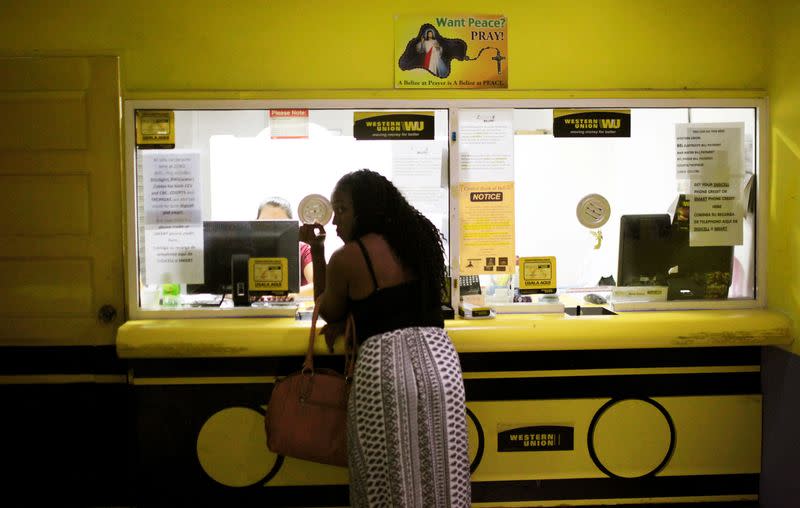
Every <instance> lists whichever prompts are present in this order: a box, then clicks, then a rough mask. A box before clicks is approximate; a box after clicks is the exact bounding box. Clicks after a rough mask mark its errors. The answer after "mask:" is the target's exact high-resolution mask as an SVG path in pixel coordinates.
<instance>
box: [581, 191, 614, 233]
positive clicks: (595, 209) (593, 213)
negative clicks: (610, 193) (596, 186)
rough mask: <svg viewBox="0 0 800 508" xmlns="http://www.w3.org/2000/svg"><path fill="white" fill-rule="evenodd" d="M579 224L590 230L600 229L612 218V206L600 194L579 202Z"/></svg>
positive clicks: (585, 197)
mask: <svg viewBox="0 0 800 508" xmlns="http://www.w3.org/2000/svg"><path fill="white" fill-rule="evenodd" d="M576 213H577V215H578V222H580V223H581V224H583V225H584V226H586V227H587V228H590V229H595V228H599V227H600V226H602V225H603V224H605V223H606V222H608V218H609V217H611V205H609V204H608V200H607V199H606V198H604V197H603V196H601V195H600V194H589V195H588V196H584V197H583V199H581V200H580V201H579V202H578V209H577V211H576Z"/></svg>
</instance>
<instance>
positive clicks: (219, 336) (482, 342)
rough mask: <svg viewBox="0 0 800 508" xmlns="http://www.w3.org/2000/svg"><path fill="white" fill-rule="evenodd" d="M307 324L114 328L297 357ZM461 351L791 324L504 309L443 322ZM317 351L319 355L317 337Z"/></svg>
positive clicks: (169, 354)
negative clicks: (492, 316) (492, 315)
mask: <svg viewBox="0 0 800 508" xmlns="http://www.w3.org/2000/svg"><path fill="white" fill-rule="evenodd" d="M309 326H310V323H309V321H298V320H295V319H291V318H200V319H153V320H139V321H129V322H127V323H125V324H124V325H123V326H122V327H120V329H119V331H118V332H117V352H118V354H119V356H120V357H122V358H204V357H205V358H210V357H258V356H290V355H302V354H303V353H304V351H305V348H306V345H307V342H306V340H307V339H308V329H309ZM445 327H446V329H447V331H448V333H449V335H450V337H451V338H452V340H453V343H454V344H455V346H456V349H457V350H458V351H459V352H461V353H472V352H503V351H537V350H541V351H546V350H562V351H563V350H586V349H633V348H635V349H645V348H669V347H709V346H767V345H787V344H790V343H791V342H792V340H793V336H792V334H791V333H792V332H791V322H790V320H789V318H787V317H786V316H785V315H783V314H781V313H779V312H776V311H770V310H760V309H746V310H695V311H659V312H626V313H620V314H617V315H603V316H579V317H575V316H567V315H564V314H505V315H499V316H498V317H497V318H495V319H486V320H464V319H455V320H450V321H446V322H445ZM316 349H317V352H318V353H320V354H323V353H325V352H326V351H325V347H324V342H323V341H322V340H321V339H319V340H317V345H316Z"/></svg>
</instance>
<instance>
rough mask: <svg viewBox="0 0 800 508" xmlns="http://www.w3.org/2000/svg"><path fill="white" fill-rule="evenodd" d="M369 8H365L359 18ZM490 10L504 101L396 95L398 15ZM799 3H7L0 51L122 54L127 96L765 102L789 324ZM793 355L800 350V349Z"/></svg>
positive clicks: (776, 251) (773, 272) (778, 297)
mask: <svg viewBox="0 0 800 508" xmlns="http://www.w3.org/2000/svg"><path fill="white" fill-rule="evenodd" d="M366 6H368V7H366ZM414 13H428V14H437V13H445V14H451V13H501V14H505V15H506V16H507V17H508V19H509V69H510V70H509V72H510V76H509V89H510V90H509V91H452V90H451V91H447V90H436V91H424V90H423V91H413V90H412V91H394V90H392V88H391V87H392V85H393V82H394V80H393V72H394V66H395V57H394V55H393V46H394V45H393V16H394V15H396V14H414ZM798 19H800V6H798V4H797V2H796V1H794V0H773V1H771V2H762V1H760V0H704V1H702V2H698V1H696V0H595V1H589V0H585V1H581V0H563V1H558V0H550V1H543V0H540V1H536V2H523V1H498V2H492V3H490V2H485V1H484V2H478V1H474V0H460V1H455V0H444V1H441V2H437V4H436V10H433V9H431V8H428V7H425V6H418V5H415V4H413V3H406V4H402V3H398V2H396V1H394V0H391V1H390V0H375V1H373V2H369V3H367V2H363V1H361V0H340V1H339V2H329V1H327V0H294V1H279V0H231V1H229V2H220V1H219V0H185V1H179V0H166V1H163V2H153V1H152V0H148V1H145V0H128V1H122V0H121V1H108V0H72V1H70V2H66V1H60V0H3V1H2V2H0V54H6V55H8V54H11V55H36V54H42V55H45V54H47V55H54V54H55V55H57V54H68V55H74V54H80V55H85V54H112V55H119V56H120V57H121V74H122V76H121V78H122V89H123V94H124V95H125V96H126V97H137V98H145V97H158V96H162V95H163V94H164V93H167V94H171V95H172V96H190V95H191V96H193V97H196V96H198V95H199V94H200V93H201V92H203V93H206V92H211V93H212V94H219V93H223V94H226V95H231V96H236V95H237V93H236V92H240V91H254V92H256V94H258V95H260V96H265V97H266V96H295V97H308V98H324V97H336V96H342V95H345V96H353V97H365V98H371V97H412V98H417V97H419V98H426V97H434V98H435V97H488V96H494V97H504V96H514V97H544V96H550V97H552V96H570V95H572V92H567V91H562V90H571V91H577V92H575V93H576V94H580V95H591V94H593V95H601V96H602V95H614V96H618V95H632V94H635V93H637V91H639V92H638V93H642V92H641V91H642V90H644V91H645V92H644V93H648V92H646V91H647V90H648V89H660V90H663V89H669V90H684V89H686V90H688V93H690V94H693V95H711V94H713V93H714V92H711V91H710V90H725V92H723V93H736V91H742V90H757V89H768V91H769V94H770V100H771V107H772V110H771V113H772V122H773V124H772V127H773V128H772V132H771V142H772V147H773V150H772V151H773V169H774V173H775V176H774V181H773V192H772V193H773V196H772V206H771V210H770V232H771V234H770V236H771V245H770V248H769V254H768V260H769V280H770V287H769V291H768V296H769V302H770V306H772V307H774V308H777V309H781V310H784V311H787V312H788V313H789V314H790V315H791V316H792V317H798V313H800V310H799V309H800V307H799V306H798V302H800V284H798V278H799V277H800V271H798V270H797V268H798V266H796V265H798V264H800V262H798V261H796V259H797V258H798V256H799V254H800V226H799V225H798V220H797V217H800V213H798V212H800V205H799V204H798V202H797V192H798V188H799V187H798V179H800V177H798V176H797V175H798V171H800V119H798V116H799V115H800V86H798V85H800V78H798V71H799V70H800V69H798V67H800V64H798V63H797V62H798V60H797V57H796V55H797V54H799V53H800V34H798V31H797V30H796V29H795V28H794V26H793V25H795V24H796V23H795V21H797V20H798ZM798 352H800V346H798Z"/></svg>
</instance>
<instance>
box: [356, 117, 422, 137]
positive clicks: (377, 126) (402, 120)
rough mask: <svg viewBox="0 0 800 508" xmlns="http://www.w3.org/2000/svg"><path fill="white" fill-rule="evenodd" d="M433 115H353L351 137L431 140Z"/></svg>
mask: <svg viewBox="0 0 800 508" xmlns="http://www.w3.org/2000/svg"><path fill="white" fill-rule="evenodd" d="M433 135H434V114H433V112H432V111H430V112H421V111H405V112H402V113H401V112H374V111H372V112H360V111H357V112H355V113H353V137H355V138H356V139H358V140H370V139H382V140H386V139H395V140H419V139H433Z"/></svg>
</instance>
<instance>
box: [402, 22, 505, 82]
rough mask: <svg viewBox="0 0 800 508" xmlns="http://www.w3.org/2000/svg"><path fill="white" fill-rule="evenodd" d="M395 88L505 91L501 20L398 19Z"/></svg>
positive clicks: (503, 39) (503, 23)
mask: <svg viewBox="0 0 800 508" xmlns="http://www.w3.org/2000/svg"><path fill="white" fill-rule="evenodd" d="M394 34H395V35H394V37H395V41H394V47H395V54H394V62H395V64H394V65H395V71H394V77H395V81H394V86H395V88H508V23H507V19H506V17H505V16H501V15H497V14H485V15H483V14H482V15H477V14H472V15H446V14H445V15H439V16H420V15H403V16H396V17H395V23H394Z"/></svg>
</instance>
